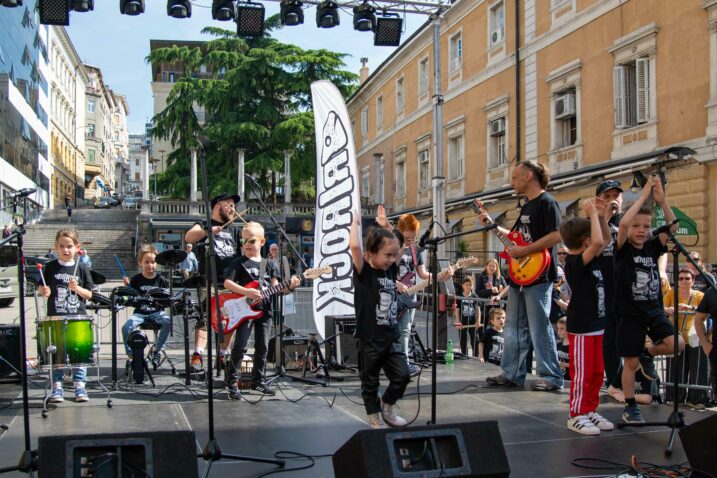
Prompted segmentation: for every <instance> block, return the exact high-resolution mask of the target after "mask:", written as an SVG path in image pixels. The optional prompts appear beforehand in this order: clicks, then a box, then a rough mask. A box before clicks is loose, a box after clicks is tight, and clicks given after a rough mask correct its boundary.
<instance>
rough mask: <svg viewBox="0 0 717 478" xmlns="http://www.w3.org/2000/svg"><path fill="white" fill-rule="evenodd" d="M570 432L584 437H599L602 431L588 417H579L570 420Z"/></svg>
mask: <svg viewBox="0 0 717 478" xmlns="http://www.w3.org/2000/svg"><path fill="white" fill-rule="evenodd" d="M568 430H572V431H574V432H578V433H581V434H583V435H599V434H600V429H599V428H598V427H596V426H595V424H594V423H593V422H592V421H590V419H589V418H588V416H587V415H578V416H575V417H570V418H568Z"/></svg>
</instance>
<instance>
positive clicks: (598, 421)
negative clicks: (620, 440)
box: [587, 412, 615, 431]
mask: <svg viewBox="0 0 717 478" xmlns="http://www.w3.org/2000/svg"><path fill="white" fill-rule="evenodd" d="M587 417H588V420H590V421H591V422H592V424H593V425H595V426H596V427H598V428H599V429H600V430H602V431H609V430H614V429H615V424H614V423H613V422H611V421H610V420H608V419H607V418H605V417H603V416H602V415H600V414H599V413H598V412H590V413H588V414H587Z"/></svg>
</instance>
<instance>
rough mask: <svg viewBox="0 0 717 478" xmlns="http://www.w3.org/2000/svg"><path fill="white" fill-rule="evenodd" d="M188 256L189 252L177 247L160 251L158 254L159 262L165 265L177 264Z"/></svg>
mask: <svg viewBox="0 0 717 478" xmlns="http://www.w3.org/2000/svg"><path fill="white" fill-rule="evenodd" d="M186 258H187V253H186V252H185V251H180V250H177V249H167V250H166V251H164V252H160V253H159V254H158V255H157V264H160V265H163V266H176V265H177V264H179V263H180V262H182V261H183V260H184V259H186Z"/></svg>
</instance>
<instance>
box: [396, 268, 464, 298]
mask: <svg viewBox="0 0 717 478" xmlns="http://www.w3.org/2000/svg"><path fill="white" fill-rule="evenodd" d="M453 266H455V264H453ZM445 271H446V269H443V270H442V271H441V272H445ZM439 274H440V272H439ZM429 285H431V281H430V280H428V279H426V280H422V281H421V282H419V283H418V284H416V285H414V286H411V287H409V288H408V289H406V292H405V294H409V295H413V294H415V293H416V292H420V291H422V290H423V289H425V288H426V287H428V286H429Z"/></svg>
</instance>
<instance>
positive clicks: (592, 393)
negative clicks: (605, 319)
mask: <svg viewBox="0 0 717 478" xmlns="http://www.w3.org/2000/svg"><path fill="white" fill-rule="evenodd" d="M568 337H569V340H570V351H569V354H570V416H571V417H574V416H576V415H585V414H586V413H590V412H594V411H595V410H597V407H598V403H599V402H600V397H599V396H600V387H602V382H603V378H604V373H605V364H604V362H603V352H602V338H603V335H602V334H600V335H575V334H568Z"/></svg>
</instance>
